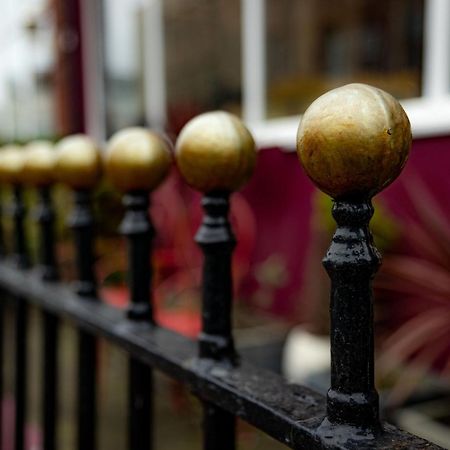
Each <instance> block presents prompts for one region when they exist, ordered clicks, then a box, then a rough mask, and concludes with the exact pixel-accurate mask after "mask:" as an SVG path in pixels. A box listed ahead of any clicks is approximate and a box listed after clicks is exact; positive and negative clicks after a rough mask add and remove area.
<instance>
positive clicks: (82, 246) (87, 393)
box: [69, 190, 98, 450]
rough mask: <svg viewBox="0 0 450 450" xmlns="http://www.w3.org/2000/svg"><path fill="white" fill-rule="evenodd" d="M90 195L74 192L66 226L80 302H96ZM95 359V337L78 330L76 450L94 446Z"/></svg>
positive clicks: (76, 289)
mask: <svg viewBox="0 0 450 450" xmlns="http://www.w3.org/2000/svg"><path fill="white" fill-rule="evenodd" d="M91 196H92V194H91V192H90V191H89V190H78V191H75V192H74V207H73V210H72V214H71V216H70V218H69V225H70V227H71V228H72V229H73V231H74V240H75V250H76V260H77V272H78V279H77V281H76V283H75V291H76V293H77V295H78V296H79V300H78V301H79V302H80V304H82V303H92V302H94V303H98V298H97V283H96V278H95V272H94V249H93V243H94V232H93V228H94V217H93V214H92V205H91ZM96 362H97V341H96V339H95V336H93V335H92V334H90V333H87V332H86V331H85V330H80V332H79V335H78V408H77V422H78V433H77V448H78V450H95V449H96V448H97V442H96V439H97V436H96V418H97V399H96V392H97V389H96V382H97V380H96V378H97V368H96Z"/></svg>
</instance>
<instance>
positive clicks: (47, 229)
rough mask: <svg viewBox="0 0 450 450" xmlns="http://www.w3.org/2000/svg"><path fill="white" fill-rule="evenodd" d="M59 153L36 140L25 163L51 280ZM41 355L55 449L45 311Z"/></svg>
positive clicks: (46, 418)
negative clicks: (53, 190)
mask: <svg viewBox="0 0 450 450" xmlns="http://www.w3.org/2000/svg"><path fill="white" fill-rule="evenodd" d="M55 164H56V152H55V150H54V148H53V145H52V144H51V143H50V142H46V141H35V142H32V143H30V144H28V146H27V152H26V160H25V165H24V181H25V182H26V183H27V184H29V185H31V186H33V187H35V188H36V189H37V193H38V197H39V200H38V204H37V207H36V209H35V212H34V218H35V220H36V222H37V224H38V226H39V228H40V239H39V241H40V242H39V246H40V249H39V250H40V251H39V261H38V264H39V266H40V269H41V277H42V279H43V280H44V281H47V282H52V281H57V280H58V279H59V276H58V269H57V267H56V256H55V234H54V222H55V213H54V209H53V204H52V198H51V187H52V184H53V182H54V179H55V175H54V172H55ZM42 315H43V325H42V326H43V346H44V350H43V351H44V354H43V358H42V373H43V380H44V382H43V383H42V405H43V412H42V418H43V449H44V450H55V448H56V443H55V438H56V417H57V406H58V405H57V403H58V402H57V392H58V376H57V375H58V371H57V342H58V319H57V317H56V316H55V315H53V314H52V313H50V312H48V311H43V312H42Z"/></svg>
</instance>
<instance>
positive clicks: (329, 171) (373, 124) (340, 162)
mask: <svg viewBox="0 0 450 450" xmlns="http://www.w3.org/2000/svg"><path fill="white" fill-rule="evenodd" d="M410 148H411V127H410V124H409V120H408V117H407V115H406V113H405V111H404V110H403V108H402V107H401V105H400V103H399V102H398V101H397V100H396V99H395V98H394V97H392V96H391V95H390V94H388V93H386V92H384V91H382V90H380V89H377V88H374V87H372V86H367V85H365V84H348V85H346V86H343V87H340V88H337V89H334V90H332V91H330V92H327V93H326V94H324V95H322V96H321V97H319V98H318V99H317V100H315V101H314V102H313V103H312V104H311V106H310V107H309V108H308V109H307V110H306V112H305V114H304V115H303V118H302V121H301V123H300V126H299V129H298V134H297V153H298V156H299V158H300V161H301V163H302V165H303V167H304V169H305V171H306V173H307V174H308V176H309V177H310V178H311V179H312V181H313V182H314V183H315V184H316V185H317V187H318V188H319V189H321V190H322V191H324V192H326V193H327V194H329V195H330V196H332V197H334V198H337V199H339V198H350V197H371V196H373V195H375V194H376V193H378V192H380V191H381V190H382V189H384V188H385V187H386V186H387V185H388V184H390V183H391V182H392V181H394V180H395V178H397V176H398V175H399V174H400V172H401V170H402V168H403V167H404V165H405V163H406V160H407V158H408V154H409V150H410Z"/></svg>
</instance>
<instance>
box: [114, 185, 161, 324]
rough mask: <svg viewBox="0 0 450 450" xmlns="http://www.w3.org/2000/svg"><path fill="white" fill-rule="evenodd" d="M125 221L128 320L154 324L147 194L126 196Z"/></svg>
mask: <svg viewBox="0 0 450 450" xmlns="http://www.w3.org/2000/svg"><path fill="white" fill-rule="evenodd" d="M123 203H124V205H125V208H126V212H125V217H124V219H123V221H122V223H121V224H120V232H121V233H122V234H123V235H124V236H126V237H127V238H128V263H129V270H128V279H129V286H130V300H131V303H130V305H129V307H128V317H129V318H130V319H136V320H145V321H147V322H149V323H151V322H153V314H152V305H151V301H150V288H151V274H152V273H151V262H150V252H151V241H152V238H153V236H154V234H155V231H154V228H153V225H152V223H151V220H150V216H149V213H148V208H149V194H148V192H144V191H137V192H129V193H127V194H126V195H125V196H124V198H123Z"/></svg>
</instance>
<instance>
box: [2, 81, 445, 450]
mask: <svg viewBox="0 0 450 450" xmlns="http://www.w3.org/2000/svg"><path fill="white" fill-rule="evenodd" d="M339 102H340V103H341V104H340V103H339ZM336 104H338V105H339V104H340V106H339V107H336ZM314 105H316V106H314ZM377 108H378V109H377ZM380 108H381V110H380ZM399 108H400V107H399V106H398V104H397V103H396V102H395V101H393V99H391V98H390V97H388V96H386V94H384V93H381V92H380V91H378V90H375V89H372V88H368V87H366V86H360V85H356V86H355V85H353V86H349V87H346V88H342V90H338V91H332V92H331V93H330V94H328V97H323V98H322V99H320V100H319V103H318V106H317V102H316V103H315V104H313V106H312V107H311V108H310V110H308V112H307V113H306V114H305V116H304V118H303V122H302V125H301V127H300V130H299V135H298V149H299V155H300V159H301V161H302V163H303V165H304V167H305V170H306V172H307V173H308V175H309V176H310V177H311V178H312V179H313V181H314V182H315V183H316V184H317V185H318V186H319V187H320V188H321V189H323V190H324V191H325V192H327V193H329V194H330V195H332V196H333V197H334V198H335V204H334V208H333V215H334V217H335V219H336V221H337V224H338V227H337V230H336V233H335V235H334V237H333V242H332V244H331V247H330V249H329V252H328V253H327V255H326V258H325V260H324V265H325V267H326V270H327V271H328V273H329V274H330V277H331V279H332V292H331V330H330V331H331V333H330V335H331V354H332V367H331V375H332V376H331V388H330V390H329V393H328V396H327V397H326V398H325V397H323V396H322V395H319V394H317V393H315V392H314V391H312V390H310V389H308V388H305V387H302V386H298V385H293V384H288V383H287V382H286V381H284V380H283V379H282V378H281V377H280V376H278V375H276V374H273V373H270V372H267V371H265V370H262V369H260V368H256V367H253V366H252V365H249V364H248V363H246V362H245V361H243V360H241V359H240V358H239V355H238V354H237V352H236V350H235V347H234V343H233V334H232V329H231V322H232V321H231V317H232V279H231V259H232V251H233V248H234V246H235V237H234V235H233V231H232V229H231V225H230V223H229V221H228V210H229V197H230V193H231V192H232V191H234V190H236V189H238V188H239V187H240V186H241V185H242V184H244V183H245V181H247V179H248V178H249V177H250V175H251V172H252V169H253V167H254V164H255V160H256V153H255V148H254V143H253V140H252V138H251V136H250V134H249V133H248V131H247V130H246V129H245V128H244V127H243V125H242V124H241V123H240V121H239V120H238V119H237V118H235V117H234V116H231V115H229V114H227V113H222V112H218V113H208V114H205V115H202V116H199V117H198V118H196V119H194V120H193V121H191V122H190V123H189V124H188V125H187V126H186V127H185V129H184V130H183V131H182V132H181V134H180V136H179V139H178V142H177V146H176V151H175V155H176V160H177V165H178V168H179V170H180V172H181V174H182V175H183V177H184V178H185V179H186V181H187V182H188V183H189V184H190V185H191V186H193V187H194V188H196V189H198V190H200V191H202V192H203V193H204V197H203V201H202V204H203V208H204V217H203V222H202V224H201V226H200V229H199V230H198V233H197V235H196V237H195V240H196V241H197V243H198V244H199V245H200V246H201V248H202V250H203V252H204V267H203V281H202V300H203V301H202V332H201V334H200V336H199V338H198V340H197V341H193V340H190V339H188V338H185V337H183V336H181V335H178V334H176V333H174V332H172V331H170V330H167V329H164V328H163V327H160V326H159V325H158V324H157V323H155V322H154V320H153V313H152V296H151V279H152V270H151V263H150V258H149V255H150V254H151V246H152V237H153V235H154V233H155V232H157V230H154V228H153V225H152V221H151V218H150V217H149V213H148V210H149V209H148V206H149V193H150V191H152V190H153V189H154V188H156V187H157V185H158V184H159V183H160V182H161V181H162V179H163V178H164V176H165V175H166V173H167V172H168V168H169V165H170V160H171V158H170V154H169V150H168V148H167V144H166V143H165V142H164V141H163V140H162V139H160V138H159V137H158V136H156V135H154V134H153V133H151V132H149V131H147V130H144V129H138V128H134V129H128V130H124V131H122V132H120V133H118V134H117V135H116V136H114V137H113V138H112V140H111V141H110V143H109V145H108V147H109V148H108V149H107V151H106V154H105V155H106V156H105V158H104V159H105V162H104V167H105V172H106V175H107V176H108V177H109V178H110V179H111V181H112V183H113V184H114V185H115V186H116V187H117V188H119V189H120V190H121V191H122V192H123V194H124V205H125V209H126V213H125V216H124V219H123V221H122V223H121V225H120V231H121V233H122V234H123V235H125V236H126V238H127V240H128V244H129V246H128V248H129V256H128V265H129V286H130V306H129V308H128V309H127V311H125V312H124V311H123V310H119V309H115V308H114V307H112V306H109V305H108V304H106V303H104V302H102V299H101V297H100V296H99V295H98V290H97V286H96V279H95V272H94V265H93V263H94V251H93V243H94V236H93V225H94V223H93V215H92V213H91V198H92V195H91V194H92V191H93V189H94V188H95V184H96V182H97V180H98V177H99V173H100V167H101V161H100V157H99V155H98V153H97V149H96V147H95V145H94V144H93V143H92V142H91V141H90V140H89V139H88V138H86V137H83V136H75V137H69V138H66V139H64V140H63V141H62V142H60V143H59V144H58V146H57V147H58V148H57V149H56V150H53V149H51V148H50V146H49V144H45V143H41V144H34V146H32V148H31V149H28V150H27V151H22V150H18V149H11V148H10V149H6V150H4V151H3V152H2V153H0V177H1V180H2V181H3V182H4V184H5V186H6V185H8V184H9V185H10V186H11V187H12V189H13V193H14V195H13V204H12V205H3V208H2V211H3V215H8V214H9V215H10V216H11V218H12V219H13V220H14V251H13V252H12V253H11V254H6V255H5V254H3V255H2V259H1V261H0V289H1V292H2V294H5V293H7V294H8V295H9V296H10V297H11V296H12V298H13V299H14V302H13V304H14V308H15V312H14V313H15V322H16V335H15V340H16V345H15V350H14V353H13V354H11V353H10V352H9V350H8V349H6V350H5V349H4V347H3V345H4V343H3V337H4V333H3V327H2V332H1V334H0V335H1V339H2V342H1V344H2V345H1V346H0V348H1V349H2V351H1V352H0V358H1V359H2V361H4V360H5V358H10V359H11V358H13V359H14V365H15V402H16V408H15V449H16V450H24V448H25V447H24V430H25V413H26V407H27V404H26V398H27V395H26V385H27V383H26V381H27V379H26V377H27V376H29V373H28V372H27V368H26V361H27V352H28V349H27V345H26V342H27V339H26V335H27V320H28V317H27V310H28V305H29V304H33V305H36V306H38V307H39V308H40V309H41V310H42V312H43V315H44V320H43V322H42V327H43V330H42V331H43V336H44V339H43V346H44V349H43V360H42V372H43V385H42V404H43V412H42V417H43V433H44V444H43V448H44V449H45V450H54V449H55V448H56V447H55V445H56V444H55V442H56V441H55V430H56V423H57V420H58V419H57V418H58V411H57V405H58V402H57V392H58V390H57V386H58V379H57V355H58V353H57V346H58V342H59V341H58V328H59V323H60V319H70V320H71V321H72V322H73V323H74V324H75V325H76V327H77V329H78V339H79V340H78V346H79V355H78V361H77V364H78V377H77V404H78V414H77V448H78V449H79V450H91V449H95V448H96V429H97V427H96V420H95V418H96V416H97V412H96V400H95V399H96V388H97V386H96V380H97V378H96V373H95V372H96V361H97V353H96V339H97V338H98V337H103V338H106V339H108V340H109V341H110V342H112V343H113V344H115V345H117V346H118V347H120V348H121V349H123V350H125V352H126V353H127V355H128V356H129V366H128V371H129V384H128V386H124V387H123V389H124V390H128V409H129V411H128V418H129V422H128V436H129V438H128V448H129V449H130V450H144V449H145V450H149V449H150V448H152V435H153V433H152V423H153V382H152V380H153V376H152V372H153V371H155V370H157V371H161V372H163V373H165V374H166V375H168V376H169V377H171V378H173V379H175V380H177V381H179V382H181V383H183V384H184V385H186V386H187V387H188V388H189V389H190V390H191V391H192V392H193V394H194V395H196V396H197V397H198V398H199V399H200V400H201V402H202V405H203V411H204V421H203V431H204V434H203V436H204V438H203V448H204V449H207V450H233V449H235V445H236V444H235V418H236V417H240V418H242V419H244V420H245V421H247V422H249V423H250V424H252V425H254V426H255V427H257V428H259V429H260V430H262V431H264V432H266V433H267V434H269V435H270V436H272V437H273V438H275V439H277V440H278V441H280V442H281V443H283V444H285V445H286V446H287V447H290V448H294V449H308V450H314V449H355V450H356V449H425V448H427V449H438V448H439V447H438V446H436V445H433V444H431V443H428V442H426V441H424V440H422V439H420V438H418V437H415V436H412V435H410V434H408V433H405V432H403V431H400V430H398V429H396V428H395V427H393V426H391V425H388V424H386V423H382V422H380V419H379V412H378V395H377V392H376V390H375V387H374V364H373V360H374V357H373V318H372V292H371V280H372V277H373V275H374V272H375V271H376V269H377V267H378V265H379V263H380V259H379V256H378V253H377V251H376V249H375V248H374V247H373V245H372V238H371V235H370V232H369V230H368V222H369V220H370V218H371V216H372V213H373V208H372V206H371V203H370V199H371V197H372V196H373V195H374V194H375V193H376V192H378V191H379V190H381V189H382V188H383V187H384V186H385V185H387V184H388V183H389V182H390V181H392V179H394V178H395V177H396V176H397V175H398V173H399V172H400V170H401V168H402V166H403V164H404V162H405V160H406V156H407V152H408V150H409V145H410V140H411V137H410V130H409V123H408V121H407V118H406V116H404V113H403V111H402V110H400V109H399ZM367 111H369V112H367ZM57 181H61V182H64V183H66V184H67V185H69V186H70V188H71V189H72V190H73V193H74V196H73V198H74V202H73V208H72V213H71V215H70V218H69V220H68V224H69V226H70V227H71V228H72V230H73V238H74V239H73V241H74V245H75V248H76V256H77V258H76V260H77V271H78V280H77V282H76V283H75V284H74V285H72V284H70V285H69V284H68V283H66V282H61V281H59V278H58V272H59V271H58V264H57V261H56V257H55V251H54V244H55V238H54V235H53V229H54V218H55V214H54V211H53V206H52V196H51V194H52V185H53V184H54V183H55V182H57ZM280 182H283V180H282V176H280ZM24 184H29V185H34V186H35V187H37V188H38V191H39V194H40V195H39V203H38V206H37V208H36V211H35V214H34V215H33V216H32V217H33V218H34V220H35V221H36V222H37V224H38V225H39V227H40V231H41V232H40V237H39V243H40V248H41V251H40V261H39V264H37V265H36V266H35V267H30V266H29V257H28V250H27V241H26V236H25V231H24V230H25V226H24V221H25V220H28V215H27V212H26V210H25V206H24V202H23V198H22V197H23V196H22V186H23V185H24ZM5 238H6V237H5ZM8 238H10V237H9V236H8ZM293 245H295V242H294V241H293ZM4 298H5V296H3V297H2V300H1V302H0V319H1V320H2V323H3V309H4V305H5V302H4ZM1 388H2V377H0V394H2V391H1Z"/></svg>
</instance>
